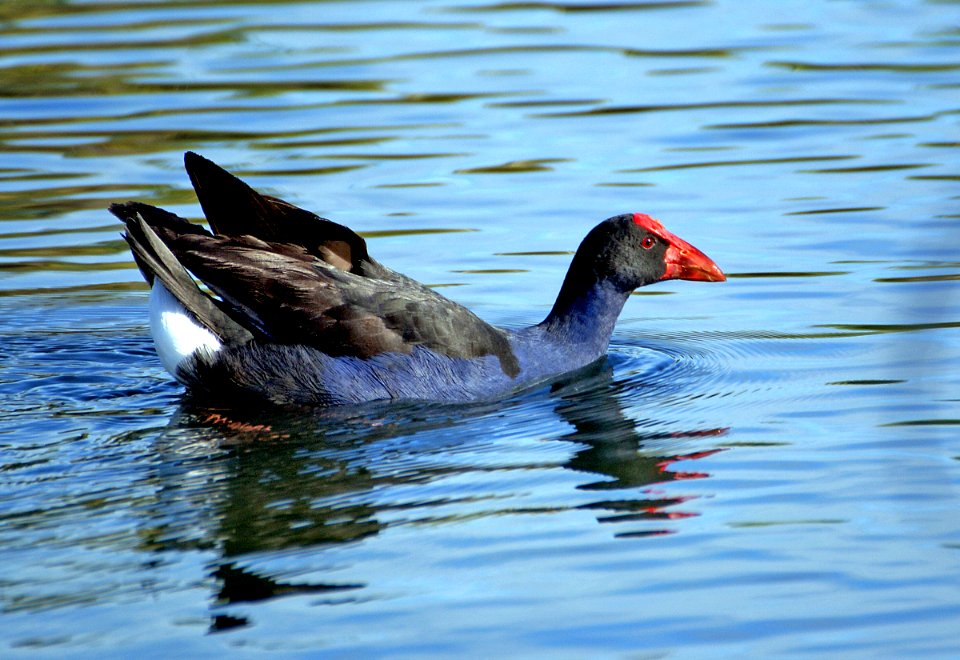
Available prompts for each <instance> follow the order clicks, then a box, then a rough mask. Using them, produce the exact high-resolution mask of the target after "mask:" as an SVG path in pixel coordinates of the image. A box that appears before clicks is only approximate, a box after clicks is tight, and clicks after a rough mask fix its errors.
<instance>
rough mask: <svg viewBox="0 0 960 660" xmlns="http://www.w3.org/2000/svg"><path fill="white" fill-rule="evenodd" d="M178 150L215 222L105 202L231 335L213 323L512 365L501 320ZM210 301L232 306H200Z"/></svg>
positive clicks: (333, 348) (342, 352)
mask: <svg viewBox="0 0 960 660" xmlns="http://www.w3.org/2000/svg"><path fill="white" fill-rule="evenodd" d="M184 162H185V165H186V168H187V172H188V173H189V175H190V180H191V181H192V183H193V185H194V188H195V189H196V191H197V196H198V197H199V199H200V203H201V206H202V207H203V210H204V213H205V214H206V216H207V220H208V221H209V223H210V226H211V228H212V229H213V232H214V233H213V234H211V233H210V232H208V231H207V230H205V229H203V228H202V227H199V226H198V225H194V224H192V223H190V222H188V221H187V220H184V219H183V218H179V217H177V216H176V215H174V214H172V213H168V212H167V211H164V210H162V209H157V208H154V207H152V206H148V205H146V204H138V203H133V202H131V203H127V204H116V205H114V206H112V207H111V211H112V212H113V213H114V214H115V215H117V216H118V217H120V218H121V219H123V220H124V221H125V222H126V223H127V228H128V231H127V237H128V241H130V242H131V247H132V248H133V250H134V255H135V256H136V257H137V263H138V265H139V266H140V268H141V270H142V271H143V273H144V276H145V277H146V279H147V281H148V282H152V281H153V279H154V277H160V279H161V281H163V282H164V283H165V284H166V283H167V280H171V281H173V278H171V277H169V276H168V274H167V271H171V272H172V271H175V270H176V268H174V267H173V266H176V267H179V268H180V270H181V271H182V269H183V268H184V267H185V268H186V269H187V270H189V271H190V272H192V273H193V274H194V275H195V276H196V277H197V278H199V279H200V280H201V281H202V282H203V283H205V284H206V285H207V286H209V287H210V289H212V290H213V291H214V292H215V293H216V294H217V295H219V296H220V298H222V301H217V300H215V299H212V298H209V297H208V301H209V302H208V303H204V302H203V301H201V300H195V298H196V296H197V295H198V294H202V292H201V291H200V290H199V289H197V288H196V285H195V284H194V285H193V289H195V290H193V289H190V287H188V286H187V285H186V284H187V283H186V282H185V281H184V280H183V276H185V273H178V277H177V279H176V281H175V282H174V284H175V285H176V286H177V291H187V290H189V294H184V295H187V300H184V299H182V298H181V296H180V295H179V294H178V293H177V291H173V290H171V293H173V294H174V295H175V296H176V297H177V298H178V299H179V300H180V301H181V303H184V304H185V306H186V307H187V309H189V310H190V311H191V312H193V313H194V314H197V315H198V316H199V318H200V321H201V322H202V323H204V325H206V326H207V327H209V328H210V329H211V330H213V331H214V332H215V333H218V335H219V336H221V338H222V339H225V340H227V341H228V343H229V339H228V338H226V337H224V336H223V335H222V334H221V333H219V332H218V331H217V329H216V328H217V327H220V326H230V327H231V328H232V327H234V326H235V325H239V326H241V327H242V328H243V329H245V330H246V332H248V333H250V335H252V336H253V337H254V338H257V339H259V340H265V341H273V342H278V343H285V344H302V345H307V346H313V347H315V348H317V349H319V350H321V351H323V352H325V353H327V354H329V355H333V356H354V357H360V358H368V357H371V356H373V355H377V354H379V353H384V352H402V353H406V352H410V351H411V350H412V349H413V347H415V346H424V347H426V348H429V349H431V350H433V351H436V352H438V353H441V354H444V355H448V356H450V357H459V358H473V357H480V356H485V355H495V356H497V357H498V358H499V359H500V363H501V366H502V368H503V370H504V371H505V372H506V373H507V374H509V375H511V376H512V375H515V374H516V373H518V372H519V366H518V363H517V360H516V357H515V356H514V355H513V353H512V351H511V349H510V345H509V342H508V341H507V337H506V335H505V334H504V333H503V331H501V330H498V329H496V328H494V327H493V326H491V325H489V324H487V323H485V322H484V321H482V320H481V319H480V318H478V317H477V316H475V315H474V314H473V313H472V312H470V311H469V310H468V309H466V308H465V307H462V306H461V305H458V304H457V303H454V302H453V301H451V300H448V299H447V298H444V297H443V296H441V295H439V294H438V293H436V292H434V291H433V290H431V289H429V288H427V287H425V286H423V285H421V284H419V283H418V282H416V281H414V280H412V279H410V278H408V277H406V276H404V275H401V274H399V273H396V272H394V271H392V270H390V269H389V268H386V267H384V266H382V265H381V264H379V263H377V262H376V261H375V260H374V259H373V258H371V257H370V255H369V253H368V252H367V245H366V241H364V240H363V238H362V237H361V236H359V235H358V234H356V233H355V232H353V231H352V230H350V229H349V228H347V227H344V226H343V225H338V224H337V223H335V222H331V221H329V220H326V219H324V218H320V217H319V216H317V215H315V214H313V213H310V212H309V211H305V210H304V209H301V208H298V207H296V206H294V205H292V204H289V203H287V202H284V201H283V200H280V199H276V198H273V197H268V196H265V195H261V194H260V193H258V192H257V191H255V190H253V189H252V188H251V187H250V186H248V185H247V184H246V183H244V182H243V181H241V180H240V179H238V178H236V177H235V176H233V175H232V174H230V173H229V172H227V171H226V170H223V169H222V168H220V167H219V166H217V165H216V164H214V163H213V162H211V161H209V160H207V159H205V158H203V157H202V156H199V155H197V154H194V153H192V152H188V153H187V154H186V155H185V157H184ZM131 237H132V238H131ZM154 243H156V245H158V246H159V247H160V248H163V249H164V250H168V251H169V254H168V255H167V257H168V260H172V259H175V260H176V262H179V263H175V264H172V266H171V267H170V268H163V269H161V270H160V271H159V272H158V270H157V267H156V263H155V262H156V260H153V261H149V262H148V261H147V260H146V259H145V258H144V256H143V254H145V253H146V252H149V250H147V251H145V250H143V249H139V250H138V245H147V246H150V245H152V244H154ZM153 251H154V252H157V250H153ZM161 275H162V276H161ZM168 288H170V287H168ZM202 295H205V294H202ZM188 303H189V304H188ZM209 303H213V304H209ZM211 310H213V311H219V313H221V315H226V316H227V317H228V318H226V319H224V318H205V317H204V316H202V314H204V313H207V316H210V315H211V314H212V312H211ZM233 334H234V335H236V334H237V333H236V332H234V333H233ZM248 336H249V335H248Z"/></svg>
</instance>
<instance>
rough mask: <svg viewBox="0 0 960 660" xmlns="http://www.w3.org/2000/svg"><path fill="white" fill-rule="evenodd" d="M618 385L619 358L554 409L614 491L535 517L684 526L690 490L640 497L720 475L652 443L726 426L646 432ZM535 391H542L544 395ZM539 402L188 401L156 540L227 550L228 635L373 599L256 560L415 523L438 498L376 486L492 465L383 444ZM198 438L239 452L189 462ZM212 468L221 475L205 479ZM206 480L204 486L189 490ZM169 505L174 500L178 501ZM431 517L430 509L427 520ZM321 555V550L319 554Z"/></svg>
mask: <svg viewBox="0 0 960 660" xmlns="http://www.w3.org/2000/svg"><path fill="white" fill-rule="evenodd" d="M617 390H618V385H617V384H616V383H615V382H614V378H613V368H612V366H611V364H610V363H609V362H608V361H602V362H600V363H597V364H595V365H593V366H591V367H587V368H586V369H584V370H583V371H581V372H579V373H577V374H574V375H572V376H571V377H568V378H565V379H561V380H558V381H556V382H554V383H553V384H552V385H550V386H549V393H548V396H549V401H550V403H551V407H552V409H553V411H554V413H555V414H556V415H557V416H559V418H560V419H561V420H563V421H564V422H565V423H567V424H568V425H569V426H570V427H571V429H572V430H571V431H570V432H569V433H567V434H565V435H563V436H561V439H562V440H566V441H569V442H571V443H574V444H577V445H582V448H579V449H574V450H573V451H572V453H571V455H570V458H569V459H568V460H567V461H566V462H565V463H563V464H562V465H558V466H557V467H559V468H565V469H568V470H573V471H575V472H577V473H582V474H584V475H586V476H587V477H588V479H587V480H585V481H584V482H583V483H581V484H580V485H579V486H578V488H579V489H581V490H584V491H596V492H598V493H603V494H604V497H603V498H601V499H596V500H593V501H589V502H587V503H584V504H577V505H571V504H568V503H558V504H557V505H556V506H555V507H554V508H553V509H550V510H549V511H536V512H534V511H531V512H530V513H559V512H562V511H564V510H569V509H571V508H576V509H582V510H588V511H593V512H595V514H596V520H597V522H599V523H604V524H607V523H619V524H620V525H626V524H629V523H649V524H651V525H652V526H651V527H649V528H644V529H642V530H630V529H627V530H620V531H617V532H615V536H617V537H620V538H631V537H644V536H657V535H662V534H668V533H671V531H675V530H668V529H665V528H662V527H659V526H657V522H658V521H663V520H679V519H682V518H685V517H689V516H691V515H695V514H692V513H688V512H683V511H679V510H677V509H675V507H676V506H677V505H679V504H682V503H683V502H684V501H686V500H687V499H689V498H687V497H685V496H683V495H671V496H669V497H666V496H651V497H643V498H637V497H635V495H636V494H638V493H646V492H647V491H648V490H649V487H651V486H654V485H657V484H665V483H668V482H671V481H675V480H683V479H694V478H706V477H708V476H709V475H708V474H706V473H703V472H686V471H674V470H673V469H672V467H671V466H672V464H673V463H675V462H677V461H680V460H691V459H697V458H700V457H702V456H708V455H710V454H712V453H715V451H717V450H708V451H703V452H697V453H693V454H674V453H662V452H657V451H651V450H650V449H648V448H646V447H645V445H647V444H648V443H649V442H650V441H654V440H663V439H665V438H667V439H672V440H676V439H678V438H683V437H702V436H710V435H720V434H722V433H723V432H724V430H723V429H677V430H670V431H667V430H658V431H656V432H650V433H644V432H641V431H639V430H638V428H637V424H636V422H634V421H633V420H631V419H630V418H629V417H628V416H627V415H626V414H625V413H624V411H623V409H622V407H621V404H620V401H619V399H618V392H617ZM545 394H546V393H545ZM530 396H532V397H533V398H534V399H536V398H538V397H539V396H541V395H539V394H533V395H530ZM529 400H530V399H529V398H528V397H521V398H518V399H515V400H513V401H511V402H508V403H507V404H506V406H504V405H503V404H496V403H491V404H475V405H471V406H456V407H454V406H439V407H438V406H434V405H424V404H403V405H388V404H368V405H363V406H356V407H345V408H337V409H329V410H320V411H312V412H309V411H297V412H278V411H276V410H273V411H267V410H263V411H250V410H228V409H223V408H217V409H211V408H208V407H205V406H204V405H203V404H202V403H201V402H198V401H190V402H187V403H185V404H184V405H183V406H181V408H180V410H179V411H178V414H177V415H176V416H175V417H174V419H173V420H172V421H171V423H170V425H169V426H168V428H167V429H166V431H165V432H164V433H163V435H162V437H161V438H160V439H158V440H157V452H158V453H159V454H160V455H161V456H162V457H163V460H162V462H161V463H160V465H159V467H158V471H159V472H158V474H157V479H158V481H159V483H160V484H161V493H162V495H161V500H160V501H159V502H158V503H157V507H158V508H157V511H156V514H157V515H158V516H159V518H160V520H168V521H170V523H169V524H172V525H174V526H175V529H173V528H168V527H166V526H165V523H161V524H160V525H158V526H153V527H152V531H151V534H150V536H151V537H152V541H151V542H150V543H149V545H150V547H151V548H152V549H153V550H155V551H158V552H164V551H169V550H182V549H185V548H186V547H205V548H208V549H215V550H216V553H217V555H218V559H217V560H216V561H215V562H213V563H212V565H211V567H210V573H209V574H210V577H211V578H212V579H213V581H214V584H215V594H214V606H213V609H212V615H211V616H212V620H211V630H214V631H220V630H227V629H232V628H236V627H240V626H244V625H248V624H249V623H250V621H248V619H247V618H246V617H245V616H238V615H235V614H232V613H231V612H230V610H229V606H231V605H236V604H240V603H252V602H258V601H265V600H269V599H273V598H278V597H283V596H289V595H305V594H310V595H317V596H323V597H324V599H323V600H321V602H329V603H331V604H336V603H341V602H351V601H354V600H356V599H357V598H362V597H363V596H362V595H361V593H362V590H363V589H364V588H365V587H366V586H367V585H366V584H364V583H355V582H342V581H339V580H337V579H335V578H334V577H330V578H329V579H321V580H316V579H306V580H298V579H296V578H295V577H294V578H290V577H286V576H284V575H273V574H271V573H270V571H269V569H268V568H265V567H263V566H260V565H255V566H254V565H250V562H249V559H250V558H252V557H256V556H258V555H259V554H260V553H263V552H269V553H271V554H276V553H282V552H283V551H285V550H290V549H297V548H300V549H302V548H312V549H313V551H314V552H319V553H320V555H319V557H320V558H321V561H322V551H323V549H324V548H325V547H327V548H329V547H333V546H337V545H342V544H351V543H357V542H360V541H362V540H364V539H368V538H370V537H372V536H376V535H378V534H380V533H381V532H383V531H384V530H385V529H386V527H389V526H390V525H391V524H397V523H385V522H382V521H381V518H382V517H383V514H384V513H385V512H386V511H391V512H395V511H396V510H398V509H404V508H407V509H409V510H408V511H407V514H408V516H409V518H408V520H409V521H414V522H415V521H417V520H418V515H420V512H418V511H417V510H418V509H423V508H429V507H430V506H431V505H435V504H437V502H430V501H421V502H413V503H409V504H406V503H402V502H392V501H390V500H389V499H387V500H385V499H384V498H382V497H375V496H374V494H373V493H374V491H375V490H381V491H382V489H383V488H385V487H399V486H403V485H410V484H425V483H429V482H431V481H434V480H436V479H438V478H443V477H449V476H451V475H454V474H456V473H458V472H462V473H469V472H472V471H476V470H478V469H482V468H481V466H479V465H475V464H472V463H467V464H463V465H457V464H456V463H455V462H451V461H447V460H445V459H444V457H443V456H442V455H438V456H433V457H429V458H428V459H427V460H425V461H423V462H418V460H417V458H418V457H417V453H418V448H417V443H416V442H415V441H414V442H408V443H407V444H406V446H405V449H404V451H405V452H406V453H407V454H408V455H407V456H406V457H405V458H404V460H403V463H404V466H405V467H404V468H402V469H389V468H388V467H387V465H388V464H389V460H385V459H387V458H388V457H386V456H385V455H384V454H383V453H382V452H383V451H384V450H385V449H384V448H385V447H387V446H389V441H390V440H393V439H397V438H404V437H405V438H411V437H414V436H417V435H420V434H426V433H430V432H439V433H440V434H441V435H446V434H450V433H452V434H457V433H458V432H459V431H458V426H459V425H461V424H462V423H463V422H465V421H466V420H469V419H477V418H482V417H484V416H488V415H495V414H502V413H503V412H504V410H505V407H506V408H520V409H522V407H523V406H524V405H525V402H529ZM647 421H649V420H647ZM661 429H662V426H661ZM185 434H186V435H187V436H189V437H191V438H192V441H193V442H199V443H201V444H207V445H210V446H211V450H213V449H214V448H215V447H219V448H220V451H221V452H223V451H226V453H225V454H222V455H221V456H219V457H216V458H209V459H203V460H200V461H197V459H190V460H187V461H183V460H182V459H181V458H179V457H178V455H179V454H181V453H182V450H183V444H184V437H185ZM474 440H476V438H474V439H470V438H463V440H462V442H463V443H466V444H467V445H469V444H470V443H471V442H472V441H474ZM435 450H436V448H435V447H431V445H430V442H429V441H427V442H426V444H425V445H424V446H423V447H422V448H421V450H420V451H426V452H427V453H428V454H429V453H430V452H432V451H435ZM452 453H456V449H453V450H452ZM530 467H533V466H530ZM198 471H199V473H203V472H207V474H206V475H205V476H204V477H203V478H200V479H198V478H197V474H198ZM188 475H189V476H188ZM194 488H196V489H197V490H196V492H184V491H189V490H192V489H194ZM617 491H623V492H624V493H625V494H627V497H625V498H617V497H615V496H614V494H615V493H616V492H617ZM455 499H457V496H452V497H451V498H448V499H447V501H453V500H455ZM467 499H469V498H467ZM464 501H466V500H464ZM165 502H169V503H170V505H171V506H172V507H173V509H172V510H166V507H165ZM184 502H195V503H198V504H199V503H200V502H203V504H202V505H200V506H198V507H197V509H196V510H194V512H193V516H191V517H192V518H193V519H192V520H190V521H185V520H184V518H183V515H184V513H185V511H184V509H183V503H184ZM497 514H498V510H497V506H496V504H495V502H492V503H490V506H489V507H487V508H485V510H484V511H483V512H482V513H481V514H480V515H497ZM198 516H200V517H198ZM429 520H430V518H429V516H427V518H426V519H425V521H429ZM620 525H618V527H619V526H620ZM184 526H187V527H193V528H196V529H205V530H206V532H205V533H204V534H203V537H202V538H196V537H193V536H191V535H190V534H185V533H184ZM317 557H318V555H316V554H314V557H313V561H317ZM327 599H328V600H327ZM225 608H227V609H225Z"/></svg>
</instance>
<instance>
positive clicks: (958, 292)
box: [0, 0, 960, 658]
mask: <svg viewBox="0 0 960 660" xmlns="http://www.w3.org/2000/svg"><path fill="white" fill-rule="evenodd" d="M958 25H960V5H958V4H957V3H956V2H943V1H940V2H938V1H933V0H931V1H930V2H910V1H907V0H888V1H886V2H860V1H853V0H839V1H835V2H828V1H826V0H816V1H813V2H799V1H784V2H777V3H770V2H760V1H759V0H756V1H752V2H751V1H744V0H740V1H734V0H716V1H714V2H668V3H656V2H651V3H646V2H639V3H630V2H623V3H592V2H567V3H553V2H531V3H526V2H519V3H512V2H484V1H483V0H480V1H479V2H473V1H469V0H464V1H462V2H461V1H458V0H448V1H424V2H418V3H405V2H404V3H401V2H386V1H384V2H323V3H317V2H283V1H280V2H263V3H236V4H234V3H230V2H217V3H213V2H182V3H168V2H159V1H157V2H151V1H145V2H139V3H134V4H123V3H110V2H63V3H33V4H23V3H16V2H14V3H7V4H4V5H3V6H2V7H0V55H2V58H0V153H2V154H3V156H4V158H3V162H2V163H0V566H2V569H0V656H3V657H31V658H32V657H37V656H50V657H58V658H59V657H67V656H76V657H93V656H97V657H101V656H104V655H106V656H125V657H129V656H134V655H140V656H142V657H166V656H169V655H172V654H175V653H176V654H181V655H186V656H189V657H195V656H205V655H214V654H217V655H220V654H223V653H231V654H236V655H241V656H245V655H254V654H259V653H261V652H263V651H274V652H279V653H280V654H282V655H286V656H291V655H292V656H304V657H305V656H312V655H315V654H325V655H329V656H347V657H364V656H375V657H381V656H390V657H423V656H434V657H436V656H439V657H452V656H468V657H492V656H496V655H501V656H506V657H545V656H549V657H556V658H565V657H570V658H583V657H635V656H640V657H648V656H656V657H660V656H677V657H703V656H705V655H707V656H744V655H751V656H758V657H770V656H783V655H801V656H804V655H827V656H830V657H838V656H842V657H863V656H867V657H876V656H889V657H917V656H927V657H956V656H957V655H960V642H958V641H957V630H958V623H960V517H958V515H957V511H958V508H960V439H958V429H960V383H958V380H960V376H958V374H960V288H958V287H960V258H958V247H957V246H958V245H960V229H958V222H960V214H958V211H957V209H958V200H960V189H958V186H957V183H958V180H960V158H958V155H960V143H958V141H957V139H958V138H957V136H958V134H960V133H958V124H960V121H958V118H960V102H958V99H960V94H958V90H960V82H958V80H960V78H958V74H960V31H958V28H957V26H958ZM187 149H191V150H194V151H197V152H199V153H202V154H204V155H205V156H207V157H209V158H212V159H214V160H215V161H217V162H219V163H220V164H222V165H223V166H225V167H227V168H229V169H230V170H232V171H234V172H236V173H237V174H239V175H241V176H243V177H244V178H245V179H247V180H248V181H249V182H250V183H251V184H252V185H254V186H255V187H257V188H258V189H260V190H264V191H266V192H270V193H273V194H278V195H281V196H283V197H284V198H286V199H288V200H290V201H292V202H294V203H297V204H299V205H301V206H304V207H306V208H310V209H311V210H314V211H316V212H318V213H321V214H323V215H325V216H327V217H330V218H332V219H334V220H337V221H338V222H341V223H344V224H348V225H350V226H351V227H353V228H354V229H356V230H358V231H360V232H361V233H363V234H364V235H365V236H367V239H368V244H369V246H370V249H371V252H372V253H373V254H374V255H375V256H376V257H377V258H378V259H379V260H380V261H381V262H383V263H384V264H387V265H388V266H390V267H392V268H394V269H396V270H400V271H402V272H405V273H407V274H409V275H411V276H413V277H416V278H417V279H419V280H421V281H423V282H426V283H429V284H431V285H435V286H437V287H440V288H439V290H440V291H441V292H442V293H444V294H445V295H448V296H449V297H451V298H454V299H455V300H457V301H459V302H461V303H463V304H465V305H467V306H469V307H470V308H471V309H473V310H474V311H476V312H477V313H478V314H479V315H481V316H482V317H483V318H485V319H487V320H489V321H491V322H493V323H496V324H500V325H506V326H511V327H516V326H520V325H523V324H528V323H534V322H537V321H539V320H541V319H542V318H543V316H544V315H545V314H546V313H547V311H549V309H550V306H551V305H552V302H553V297H554V295H555V293H556V291H557V289H558V288H559V285H560V282H561V281H562V278H563V275H564V272H565V269H566V267H567V264H568V262H569V259H570V255H571V253H572V251H573V250H574V249H575V248H576V246H577V244H578V243H579V241H580V239H581V238H582V236H583V235H584V234H585V233H586V231H587V230H588V229H589V228H590V227H592V226H593V225H594V224H595V223H596V222H597V221H599V220H601V219H603V218H604V217H607V216H610V215H614V214H617V213H622V212H633V211H637V212H645V213H649V214H651V215H654V216H655V217H658V218H660V219H661V220H662V221H663V222H664V224H665V225H666V226H667V227H668V228H669V229H670V230H671V231H673V232H675V233H677V234H678V235H680V236H682V237H684V238H685V239H687V240H689V241H690V242H692V243H693V244H695V245H696V246H697V247H699V248H701V249H702V250H704V251H705V252H706V253H707V254H709V255H710V256H711V257H713V258H714V259H715V260H716V261H717V263H718V264H719V265H720V266H721V267H722V268H723V269H724V271H725V272H726V273H727V274H728V276H729V280H728V281H727V282H726V283H724V284H710V285H707V284H700V283H691V282H671V283H665V284H659V285H656V286H653V287H649V288H647V289H643V290H641V291H638V292H637V295H636V296H634V297H633V298H632V299H631V300H630V301H629V302H628V304H627V307H626V309H625V310H624V314H623V316H622V317H621V320H620V323H619V324H618V327H617V330H616V332H615V334H614V338H613V342H612V345H611V349H610V357H609V360H608V361H607V362H606V363H602V364H599V365H597V366H596V367H595V368H593V369H588V370H586V371H584V372H579V373H577V374H574V375H572V376H571V377H570V378H569V379H566V380H565V381H561V382H557V383H554V384H552V385H548V386H542V387H540V388H536V389H533V390H531V391H528V392H523V393H520V394H518V395H516V396H514V397H512V398H509V399H507V400H504V401H501V402H495V403H484V404H482V405H473V406H432V405H402V406H397V405H393V406H391V405H386V404H377V405H372V406H361V407H350V408H344V409H337V410H326V411H323V410H321V411H316V412H315V413H299V414H291V413H281V412H277V413H266V412H256V413H254V412H251V411H244V410H229V409H211V408H209V407H206V406H204V405H203V403H202V402H196V401H191V400H189V399H187V398H185V397H184V396H183V392H182V389H181V388H180V387H179V386H177V385H176V384H175V383H173V382H172V381H171V380H170V378H169V377H168V376H167V375H166V373H165V372H164V371H163V369H162V367H161V366H160V363H159V360H158V359H157V358H156V356H155V354H154V352H153V347H152V343H151V340H150V337H149V334H148V330H147V326H146V322H147V315H146V298H147V292H146V288H145V286H144V285H143V284H142V282H141V281H140V277H139V274H138V272H137V271H136V268H135V267H134V264H133V262H132V259H131V257H130V255H129V253H128V252H127V250H126V246H125V244H124V243H123V241H122V240H121V239H120V237H119V235H118V234H119V226H118V223H117V222H116V221H115V220H114V219H113V218H112V217H111V216H109V214H107V213H106V211H105V207H106V206H107V205H108V204H109V203H110V202H113V201H123V200H127V199H136V200H140V201H145V202H149V203H153V204H157V205H161V206H164V207H165V208H168V209H170V210H172V211H174V212H177V213H179V214H181V215H185V216H188V217H193V218H197V217H199V216H200V210H199V208H198V206H197V205H196V202H195V199H194V196H193V193H192V191H191V190H190V187H189V182H188V180H187V177H186V175H185V174H184V172H183V170H182V152H183V151H185V150H187Z"/></svg>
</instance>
